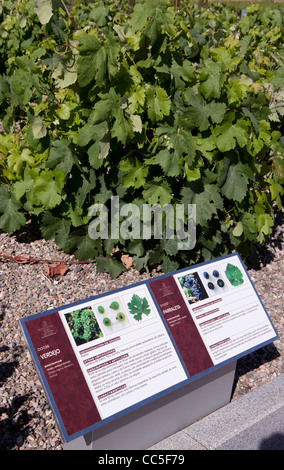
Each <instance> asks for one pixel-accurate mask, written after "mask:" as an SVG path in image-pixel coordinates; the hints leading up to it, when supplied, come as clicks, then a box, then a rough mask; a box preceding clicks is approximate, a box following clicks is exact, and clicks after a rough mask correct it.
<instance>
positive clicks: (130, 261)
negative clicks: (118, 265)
mask: <svg viewBox="0 0 284 470" xmlns="http://www.w3.org/2000/svg"><path fill="white" fill-rule="evenodd" d="M121 261H122V262H123V264H124V266H125V267H126V268H127V269H130V268H131V266H132V264H133V258H132V257H131V256H129V255H121Z"/></svg>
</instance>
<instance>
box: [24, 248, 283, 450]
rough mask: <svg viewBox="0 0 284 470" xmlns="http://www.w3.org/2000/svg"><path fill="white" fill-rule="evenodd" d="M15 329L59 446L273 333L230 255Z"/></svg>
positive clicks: (254, 346) (239, 265)
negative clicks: (24, 344)
mask: <svg viewBox="0 0 284 470" xmlns="http://www.w3.org/2000/svg"><path fill="white" fill-rule="evenodd" d="M20 325H21V328H22V331H23V334H24V336H25V339H26V342H27V345H28V347H29V349H30V352H31V355H32V358H33V360H34V362H35V365H36V367H37V371H38V374H39V376H40V378H41V380H42V383H43V386H44V389H45V391H46V394H47V397H48V399H49V402H50V405H51V407H52V410H53V412H54V415H55V418H56V420H57V423H58V426H59V429H60V432H61V434H62V437H63V439H64V441H65V442H69V441H71V440H73V439H75V438H77V437H79V436H81V435H83V434H85V433H87V432H89V431H92V430H94V429H97V428H99V427H101V426H103V425H104V424H106V423H109V422H110V421H112V420H115V419H116V418H118V417H119V416H121V415H122V414H125V413H128V412H129V411H132V410H134V409H135V408H137V407H141V406H143V404H146V403H149V401H153V400H155V399H159V397H161V396H162V395H164V394H168V393H170V392H171V391H173V390H175V389H176V388H179V387H182V386H184V385H186V384H187V383H189V382H190V381H193V380H196V379H197V378H199V377H200V376H202V375H203V374H208V373H210V371H213V370H214V369H215V368H218V367H221V366H224V365H225V364H226V363H228V362H230V361H235V360H236V359H238V358H239V357H241V356H243V355H245V354H248V353H249V352H252V351H253V350H255V349H258V348H260V347H262V346H264V345H266V344H268V343H270V342H272V341H273V340H275V339H276V338H277V337H278V336H277V332H276V331H275V328H274V327H273V325H272V323H271V320H270V318H269V316H268V314H267V312H266V310H265V308H264V306H263V304H262V302H261V300H260V298H259V296H258V294H257V292H256V290H255V288H254V286H253V284H252V282H251V280H250V278H249V275H248V273H247V271H246V269H245V267H244V265H243V263H242V261H241V259H240V257H239V255H238V254H232V255H228V256H225V257H222V258H218V259H215V260H212V261H210V262H207V263H202V264H198V265H195V266H192V267H190V268H188V269H182V270H179V271H177V272H174V273H170V274H166V275H162V276H159V277H156V278H152V279H148V280H146V281H143V282H140V283H137V284H135V285H132V286H129V287H125V288H121V289H118V290H116V291H112V292H109V293H106V294H101V295H97V296H94V297H92V298H89V299H85V300H82V301H80V302H76V303H73V304H69V305H67V306H62V307H60V308H57V309H54V310H49V311H46V312H42V313H39V314H36V315H32V316H29V317H27V318H23V319H21V320H20Z"/></svg>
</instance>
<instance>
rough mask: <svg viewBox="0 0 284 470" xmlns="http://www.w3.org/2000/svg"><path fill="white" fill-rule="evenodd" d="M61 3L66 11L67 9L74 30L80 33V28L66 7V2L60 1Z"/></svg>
mask: <svg viewBox="0 0 284 470" xmlns="http://www.w3.org/2000/svg"><path fill="white" fill-rule="evenodd" d="M60 1H61V3H62V5H63V7H64V9H65V11H66V13H67V15H68V18H69V20H70V21H71V22H72V24H73V26H74V28H75V29H76V31H78V29H79V28H78V25H77V23H76V21H75V20H74V18H73V16H72V15H71V14H70V12H69V10H68V8H67V6H66V4H65V2H64V0H60Z"/></svg>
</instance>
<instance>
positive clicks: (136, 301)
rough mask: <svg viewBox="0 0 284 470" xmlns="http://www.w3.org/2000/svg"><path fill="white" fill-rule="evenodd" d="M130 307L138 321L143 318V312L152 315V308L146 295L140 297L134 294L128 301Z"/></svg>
mask: <svg viewBox="0 0 284 470" xmlns="http://www.w3.org/2000/svg"><path fill="white" fill-rule="evenodd" d="M127 305H128V308H129V312H130V313H131V315H133V318H134V319H135V320H137V321H140V320H142V314H143V313H144V315H147V316H148V315H150V312H151V309H150V306H149V303H148V300H147V299H146V297H143V298H142V297H139V295H137V294H133V296H132V299H131V301H130V302H128V304H127Z"/></svg>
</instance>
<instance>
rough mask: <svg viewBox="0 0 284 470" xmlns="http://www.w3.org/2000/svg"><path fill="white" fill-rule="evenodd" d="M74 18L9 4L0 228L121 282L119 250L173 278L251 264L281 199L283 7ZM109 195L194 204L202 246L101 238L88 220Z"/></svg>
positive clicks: (0, 81)
mask: <svg viewBox="0 0 284 470" xmlns="http://www.w3.org/2000/svg"><path fill="white" fill-rule="evenodd" d="M1 5H2V6H1ZM71 13H72V18H70V14H67V11H66V9H65V8H64V3H63V2H60V1H59V0H52V1H51V0H45V1H44V0H19V1H18V2H14V1H11V0H5V1H3V0H0V15H1V18H0V19H1V24H0V120H1V121H2V123H3V131H2V132H1V133H0V180H1V186H0V214H2V215H0V228H1V229H2V230H5V231H8V232H14V231H16V230H18V229H19V228H20V227H21V226H23V225H24V224H25V223H26V220H27V219H30V218H31V219H32V221H33V223H35V224H38V226H39V227H40V230H41V232H42V235H43V237H45V238H47V239H52V238H54V239H55V242H56V243H57V245H58V246H59V247H60V248H61V249H63V250H64V251H67V252H70V253H73V252H74V254H75V256H76V257H77V258H78V259H80V260H84V259H93V258H96V259H97V268H98V270H99V271H108V272H110V273H111V275H112V276H114V277H115V276H117V275H119V274H120V272H121V271H122V269H123V265H122V264H121V263H120V262H119V259H118V260H117V261H116V260H115V259H114V257H113V256H110V255H111V253H112V251H113V249H114V248H115V247H117V246H118V248H119V251H116V253H115V256H116V257H117V258H119V254H120V253H123V252H124V253H129V254H131V255H132V256H133V260H134V264H135V266H136V267H137V268H138V269H139V270H140V269H143V268H147V269H148V268H151V267H152V266H154V265H157V264H161V266H162V269H163V271H164V272H168V271H171V270H174V269H176V268H178V267H180V266H183V265H189V264H192V263H195V262H199V261H204V260H205V261H206V260H209V259H211V258H214V257H217V256H220V255H224V254H226V253H229V252H231V251H234V250H237V251H239V253H240V254H241V255H242V256H243V257H247V256H249V255H251V254H252V244H253V242H254V241H257V242H259V243H263V242H264V241H265V239H266V238H267V237H268V236H269V234H270V233H271V230H272V227H273V225H274V215H273V214H274V210H273V206H275V205H276V206H277V207H278V209H280V208H281V195H282V194H283V181H284V160H283V156H284V137H282V134H283V116H284V48H283V18H284V12H283V10H279V9H277V8H276V9H273V10H270V9H262V8H260V7H258V6H256V5H252V6H250V7H249V8H248V9H247V13H246V15H245V16H244V17H243V18H240V15H239V14H237V13H236V12H235V11H234V10H233V9H230V8H229V7H225V6H224V5H222V4H220V3H216V4H214V3H213V4H210V7H209V8H208V9H204V10H202V9H200V8H199V7H198V6H197V5H196V4H193V3H191V2H188V1H180V2H179V8H178V9H176V8H175V2H173V4H172V3H171V2H170V0H145V1H142V2H136V4H135V7H134V9H133V11H132V10H131V9H130V7H129V2H126V1H125V2H124V1H118V0H116V1H111V0H100V1H99V0H98V1H94V2H86V3H84V2H78V3H76V4H74V5H73V7H72V10H71ZM113 195H114V196H119V197H120V202H121V203H129V202H131V203H133V202H134V203H136V204H137V205H138V207H141V206H142V204H143V203H144V204H145V203H148V204H152V205H153V204H160V205H165V204H173V205H175V204H177V203H184V204H186V205H187V204H196V210H197V243H196V247H195V248H194V249H193V250H190V251H178V249H177V240H176V239H174V240H166V239H165V238H162V239H161V240H155V239H151V240H135V239H130V240H123V239H121V238H120V239H108V240H93V239H91V238H90V237H89V235H88V224H89V223H90V221H91V216H90V215H88V210H89V208H90V206H91V205H92V204H94V203H102V204H106V205H109V204H110V198H111V196H113ZM186 224H187V222H186V221H185V225H186ZM186 226H187V225H186Z"/></svg>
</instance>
